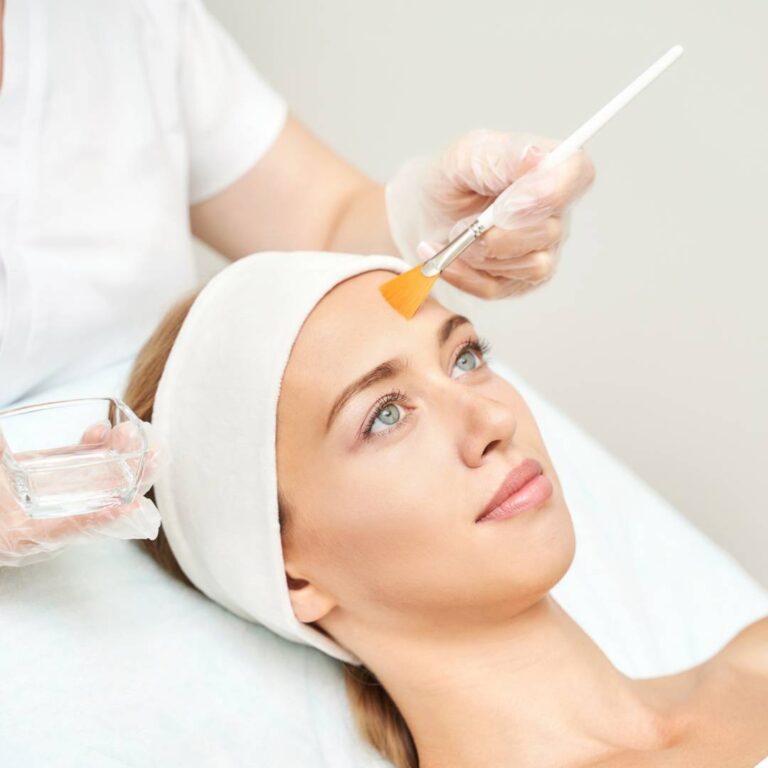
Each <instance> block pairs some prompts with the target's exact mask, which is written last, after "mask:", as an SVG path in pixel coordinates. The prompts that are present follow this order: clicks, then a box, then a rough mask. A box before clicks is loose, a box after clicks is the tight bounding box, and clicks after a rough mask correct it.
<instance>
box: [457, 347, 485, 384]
mask: <svg viewBox="0 0 768 768" xmlns="http://www.w3.org/2000/svg"><path fill="white" fill-rule="evenodd" d="M481 363H482V361H481V360H480V357H479V355H478V354H477V352H475V351H474V350H472V349H465V350H464V351H463V352H462V353H461V354H460V355H459V356H458V357H457V358H456V362H455V363H454V366H458V367H459V368H461V370H462V371H473V370H475V368H479V367H480V365H481ZM451 378H452V379H455V378H458V377H456V376H451Z"/></svg>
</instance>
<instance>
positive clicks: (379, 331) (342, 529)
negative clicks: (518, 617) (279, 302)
mask: <svg viewBox="0 0 768 768" xmlns="http://www.w3.org/2000/svg"><path fill="white" fill-rule="evenodd" d="M392 276H393V275H392V273H391V272H388V271H383V270H376V271H372V272H366V273H364V274H361V275H357V276H355V277H353V278H350V279H348V280H346V281H344V282H343V283H340V284H339V285H337V286H336V287H335V288H334V289H333V290H332V291H330V292H329V293H328V294H326V295H325V297H324V298H323V299H322V301H320V302H319V303H318V304H317V306H316V307H315V309H314V310H313V312H312V313H311V314H310V316H309V317H308V318H307V320H306V322H305V324H304V326H303V328H302V330H301V332H300V334H299V336H298V338H297V340H296V344H295V345H294V348H293V350H292V353H291V357H290V359H289V362H288V365H287V367H286V371H285V375H284V379H283V384H282V390H281V395H280V401H279V406H278V429H277V434H278V439H277V459H278V477H279V484H280V488H281V491H282V493H283V495H284V496H285V497H286V500H287V502H288V504H289V506H290V507H291V510H292V513H293V514H292V521H291V522H292V527H291V528H290V536H288V537H287V540H285V541H284V556H285V563H286V571H287V574H288V575H289V577H291V578H290V579H289V584H291V585H292V590H291V600H292V603H293V606H294V611H295V613H296V615H297V618H299V620H301V621H305V622H310V621H316V620H320V621H319V624H320V626H322V627H323V628H325V629H327V630H328V631H330V632H331V634H333V636H334V637H336V639H337V640H339V641H340V642H342V643H345V638H344V637H340V636H338V635H337V634H336V632H337V631H338V630H339V627H340V625H339V624H338V623H336V624H334V621H335V620H334V621H329V622H328V623H326V621H323V620H322V619H323V618H324V617H328V619H330V618H331V616H330V612H331V611H333V615H334V616H340V615H341V616H343V617H344V622H346V623H347V625H348V626H350V627H351V626H354V624H355V623H356V622H364V624H365V626H367V627H368V628H369V629H373V630H375V631H379V632H382V633H386V632H400V631H409V632H418V631H420V630H425V631H426V630H427V629H428V628H432V629H434V628H435V627H440V629H441V631H446V630H451V629H460V628H462V627H464V628H466V627H467V625H468V624H467V623H468V622H472V621H489V620H491V621H493V620H496V619H501V618H503V617H504V616H507V617H508V616H510V615H512V614H517V613H519V612H520V611H521V610H523V609H524V608H526V607H527V606H529V605H531V604H533V603H534V602H536V601H537V600H539V599H540V598H541V597H542V596H543V595H544V594H546V592H548V591H549V589H551V587H552V586H554V585H555V584H556V583H557V582H558V581H559V580H560V579H561V578H562V576H563V574H564V573H565V572H566V571H567V570H568V567H569V566H570V563H571V561H572V559H573V555H574V551H575V542H574V534H573V527H572V524H571V518H570V514H569V512H568V509H567V506H566V503H565V499H564V497H563V493H562V489H561V487H560V483H559V480H558V477H557V475H556V473H555V470H554V467H553V466H552V463H551V461H550V458H549V455H548V453H547V449H546V447H545V446H544V442H543V441H542V438H541V435H540V433H539V430H538V428H537V426H536V422H535V421H534V419H533V416H532V414H531V412H530V411H529V409H528V406H527V405H526V403H525V401H524V400H523V399H522V397H521V396H520V394H519V393H518V392H517V390H516V389H515V388H514V387H513V386H512V385H511V384H509V383H508V382H507V381H506V380H505V379H503V378H501V377H500V376H498V375H496V374H495V373H493V372H492V371H491V370H490V369H489V368H488V367H487V366H486V364H485V362H484V359H483V353H482V352H481V351H479V350H477V349H475V347H474V346H473V344H476V343H477V336H476V334H475V331H474V329H473V326H472V325H471V324H470V323H466V322H464V323H461V322H456V321H454V322H453V323H452V324H451V325H450V326H449V327H448V328H447V329H446V326H445V323H446V321H447V320H448V319H449V318H451V317H452V316H453V314H454V313H452V312H451V311H449V310H447V309H445V308H444V307H443V306H442V305H441V304H439V303H438V302H437V301H435V300H433V299H429V300H428V301H427V302H426V303H425V304H424V305H422V307H421V309H420V310H419V311H418V312H417V313H416V315H415V316H414V317H413V318H412V319H411V320H406V319H404V318H403V317H401V316H400V315H399V314H398V313H397V312H396V311H394V310H393V309H392V308H391V307H390V306H389V305H388V304H387V303H386V302H385V301H384V299H383V298H382V296H381V294H380V293H379V291H378V287H379V285H381V284H382V283H384V282H386V281H387V280H389V279H391V278H392ZM443 331H447V335H444V333H443ZM443 335H444V338H441V339H439V338H438V337H439V336H443ZM468 340H469V343H470V345H469V347H467V341H468ZM393 358H401V359H402V361H403V363H404V364H405V365H406V367H405V369H404V370H403V371H402V372H400V373H397V374H396V375H393V376H391V377H389V378H386V379H383V378H382V379H375V377H370V382H369V385H368V386H366V387H364V388H360V389H359V390H358V391H357V392H355V393H354V394H352V395H351V397H349V398H348V399H346V401H345V402H344V404H343V405H342V406H341V407H340V408H338V409H337V410H336V411H335V416H334V417H333V418H332V419H331V421H330V425H328V420H329V418H330V414H331V412H332V409H333V406H334V403H335V402H336V401H337V398H339V396H340V395H341V394H342V392H344V391H346V389H347V388H348V387H349V386H350V384H351V383H352V382H355V381H357V380H358V379H359V378H360V377H361V376H363V375H364V374H366V373H368V372H370V371H372V370H373V369H376V367H377V366H380V365H381V364H382V363H384V362H385V361H389V360H392V359H393ZM393 392H395V394H393ZM366 429H369V433H368V434H367V436H366V434H365V432H366ZM528 457H531V458H534V459H536V460H538V462H539V463H540V464H541V466H542V468H543V470H544V474H545V475H546V477H547V478H549V480H550V481H551V483H552V486H553V491H552V494H551V496H550V497H549V498H548V499H547V500H546V502H544V504H543V505H541V506H539V507H538V508H535V509H529V510H527V511H525V512H523V513H521V514H519V515H517V516H514V517H511V518H507V519H505V520H499V521H494V522H483V523H476V522H475V520H476V518H477V517H478V515H479V514H480V513H481V512H482V510H483V509H484V508H485V507H486V505H487V504H488V502H489V501H490V500H491V498H492V497H493V496H494V494H495V493H496V491H497V489H498V488H499V486H500V484H501V482H502V480H503V479H504V477H505V476H506V475H507V473H508V472H509V470H510V469H512V468H513V467H516V466H517V465H519V464H520V463H521V462H522V461H523V460H524V459H525V458H528ZM293 579H302V580H306V581H307V582H309V585H308V586H304V588H303V589H300V588H297V586H301V585H300V584H298V582H293ZM301 583H302V584H303V583H304V582H301ZM335 609H338V610H335ZM350 622H351V623H350ZM329 627H332V629H329ZM346 642H349V638H347V639H346ZM348 647H350V648H351V649H352V650H355V647H354V643H350V645H349V646H348Z"/></svg>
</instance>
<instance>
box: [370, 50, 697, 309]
mask: <svg viewBox="0 0 768 768" xmlns="http://www.w3.org/2000/svg"><path fill="white" fill-rule="evenodd" d="M682 52H683V47H682V46H680V45H675V46H673V47H672V48H670V49H669V50H668V51H667V52H666V53H665V54H664V55H663V56H662V57H661V58H659V59H658V60H657V61H656V62H654V63H653V64H651V66H650V67H648V69H646V70H645V72H643V73H642V74H641V75H640V76H639V77H637V78H635V80H634V81H632V82H631V83H630V84H629V85H628V86H627V87H626V88H624V90H623V91H621V92H620V93H619V94H617V95H616V96H614V97H613V98H612V99H611V100H610V101H609V102H608V103H607V104H606V105H605V106H604V107H603V108H602V109H600V110H599V111H598V112H596V113H595V114H594V115H593V116H592V117H590V118H589V120H587V121H586V122H585V123H584V124H583V125H581V126H580V127H579V128H578V129H577V130H576V131H574V132H573V133H572V134H571V135H570V136H569V137H568V138H567V139H565V140H564V141H562V142H561V143H560V144H558V145H557V147H555V149H554V150H552V152H550V153H549V154H548V155H546V156H545V157H544V159H543V160H542V161H541V162H540V163H538V164H537V165H536V166H535V167H534V168H533V169H532V170H531V172H533V171H536V170H538V169H541V168H543V169H547V168H550V167H552V166H554V165H557V163H559V162H561V161H563V160H565V159H567V158H569V157H570V156H571V155H573V154H574V153H575V152H577V151H578V150H579V149H581V147H582V145H583V144H584V143H585V142H586V141H587V140H588V139H591V138H592V137H593V136H594V135H595V134H596V133H597V132H598V131H599V130H600V129H601V128H602V127H603V126H604V125H605V124H606V123H607V122H608V121H609V120H610V119H611V118H612V117H613V116H614V115H615V114H617V113H618V112H619V111H620V110H621V109H622V108H623V107H625V106H626V105H627V104H628V103H629V102H630V101H631V100H632V99H633V98H634V97H635V96H637V94H638V93H640V91H642V90H643V89H644V88H645V87H646V86H647V85H649V84H650V83H652V82H653V81H654V80H655V79H656V78H657V77H658V76H659V75H660V74H661V73H662V72H663V71H664V70H665V69H666V68H667V67H668V66H669V65H670V64H672V62H673V61H675V60H676V59H677V58H678V57H679V56H680V54H682ZM521 178H525V176H522V177H521ZM518 181H519V179H517V180H515V181H514V182H512V184H510V185H509V187H507V190H508V189H510V188H511V187H513V186H514V185H515V184H516V183H517V182H518ZM507 190H505V192H506V191H507ZM501 194H504V192H502V193H501ZM497 199H498V198H497ZM494 204H495V200H494V202H493V203H491V204H490V205H489V206H488V207H487V208H486V209H485V210H484V211H483V212H482V213H481V214H480V215H479V216H478V217H477V218H476V219H475V220H474V221H473V222H472V223H471V224H470V225H469V226H468V227H467V228H466V229H465V230H464V231H463V232H462V233H461V234H460V235H458V237H455V238H454V239H453V240H451V242H450V243H448V245H446V246H445V247H444V248H443V249H442V250H441V251H439V252H438V253H436V254H435V255H434V256H432V257H431V258H429V259H427V260H426V261H425V262H424V263H423V264H418V265H417V266H415V267H413V269H409V270H408V271H407V272H403V273H402V274H400V275H398V276H397V277H395V278H393V279H392V280H389V281H387V282H386V283H384V284H382V285H381V286H379V290H380V291H381V293H382V295H383V296H384V298H385V299H386V300H387V301H388V302H389V304H390V305H391V306H392V307H394V309H396V310H397V311H398V312H399V313H400V314H401V315H402V316H403V317H405V318H406V319H410V318H411V317H413V315H414V314H415V313H416V311H417V310H418V308H419V307H420V306H421V305H422V304H423V303H424V301H425V300H426V298H427V296H428V295H429V292H430V290H431V289H432V286H433V285H434V283H435V281H436V280H437V278H438V277H439V276H440V275H441V274H442V272H443V270H445V269H446V268H447V267H448V265H449V264H451V262H453V260H454V259H455V258H456V257H457V256H458V255H459V254H460V253H462V252H463V251H465V250H466V249H467V248H468V247H469V246H470V245H471V244H472V243H473V242H474V241H475V240H476V239H477V238H478V237H480V235H482V234H483V233H484V232H487V231H488V230H490V229H491V228H492V227H493V226H494V223H493V206H494Z"/></svg>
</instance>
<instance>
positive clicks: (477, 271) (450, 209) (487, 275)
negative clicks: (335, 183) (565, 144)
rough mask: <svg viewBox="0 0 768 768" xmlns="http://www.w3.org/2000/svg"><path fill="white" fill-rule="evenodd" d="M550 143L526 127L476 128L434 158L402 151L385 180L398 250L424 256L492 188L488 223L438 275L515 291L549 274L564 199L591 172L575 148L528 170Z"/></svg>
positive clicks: (490, 290) (415, 259)
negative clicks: (405, 157)
mask: <svg viewBox="0 0 768 768" xmlns="http://www.w3.org/2000/svg"><path fill="white" fill-rule="evenodd" d="M558 144H559V141H557V140H555V139H548V138H544V137H541V136H536V135H534V134H527V133H506V132H503V131H492V130H485V129H478V130H474V131H470V132H469V133H467V134H465V135H464V136H462V137H461V138H459V139H458V140H457V141H455V142H453V143H452V144H451V145H449V146H448V147H447V148H446V149H445V150H444V151H443V152H442V153H440V154H439V155H438V156H437V157H434V158H432V157H417V158H413V159H412V160H409V161H408V162H407V163H405V164H404V165H403V166H401V168H400V169H399V170H398V171H397V173H395V175H394V176H393V178H392V179H391V180H390V181H389V182H388V183H387V185H386V188H385V190H386V203H387V214H388V217H389V224H390V229H391V232H392V237H393V239H394V241H395V244H396V245H397V247H398V248H399V250H400V252H401V254H402V256H403V257H404V258H405V259H406V260H407V261H408V262H409V263H411V264H418V263H421V262H422V261H424V260H425V259H428V258H430V257H431V256H434V255H435V254H436V253H437V252H438V251H439V250H440V249H441V248H443V247H444V246H445V245H446V244H447V243H448V242H450V241H451V240H452V239H453V238H454V237H456V235H458V234H459V233H461V232H462V231H463V230H464V229H465V228H466V227H467V226H468V225H469V224H471V223H472V221H474V219H475V218H476V217H477V215H478V214H479V213H480V212H481V211H483V210H485V208H487V207H488V206H489V205H490V204H491V203H492V202H493V201H494V199H496V198H497V197H498V199H496V202H495V203H494V205H495V208H494V218H495V226H494V227H493V229H491V230H490V231H488V232H486V233H484V234H483V235H482V236H481V237H479V238H478V239H477V240H476V241H475V242H474V243H473V244H472V245H471V246H470V247H469V248H467V250H466V251H464V252H463V253H462V254H460V255H459V256H458V257H457V258H456V259H455V260H454V261H453V263H452V264H451V265H450V266H449V267H448V268H447V269H446V270H445V271H444V272H443V279H445V280H447V281H448V282H449V283H450V284H451V285H454V286H456V287H457V288H460V289H461V290H463V291H466V292H467V293H471V294H473V295H474V296H479V297H481V298H484V299H499V298H503V297H505V296H511V295H515V294H521V293H525V292H526V291H529V290H530V289H531V288H534V287H535V286H537V285H540V284H541V283H544V282H546V281H547V280H549V279H550V278H551V277H552V276H553V275H554V273H555V270H556V269H557V265H558V262H559V258H560V249H561V246H562V243H563V240H565V238H566V237H567V234H568V213H569V207H570V206H571V205H572V203H573V202H574V201H576V200H577V199H578V198H579V197H580V196H581V195H582V194H583V193H584V191H585V190H586V189H587V187H589V185H590V184H591V183H592V180H593V179H594V176H595V169H594V166H593V164H592V161H591V160H590V159H589V157H588V156H587V154H586V153H585V152H584V150H580V151H579V152H577V153H576V154H574V155H572V156H571V157H570V158H569V159H567V160H565V161H563V162H562V163H559V164H558V165H556V166H554V167H553V168H551V169H549V170H546V171H543V170H537V166H538V164H539V162H540V161H541V160H542V159H543V158H544V157H545V155H546V154H547V153H548V152H551V151H552V150H553V149H554V148H555V147H556V146H557V145H558ZM517 179H520V181H519V182H518V183H516V184H515V186H514V187H513V188H512V189H510V190H509V192H506V193H504V190H506V188H507V187H508V186H509V185H510V184H512V182H514V181H516V180H517ZM502 193H504V194H502Z"/></svg>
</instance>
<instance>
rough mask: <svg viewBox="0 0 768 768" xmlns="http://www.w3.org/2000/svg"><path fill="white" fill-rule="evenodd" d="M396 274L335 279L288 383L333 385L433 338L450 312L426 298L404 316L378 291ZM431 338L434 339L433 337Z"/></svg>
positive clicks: (303, 334) (294, 356) (297, 351)
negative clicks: (413, 312) (435, 330)
mask: <svg viewBox="0 0 768 768" xmlns="http://www.w3.org/2000/svg"><path fill="white" fill-rule="evenodd" d="M392 276H393V274H392V273H391V272H388V271H384V270H375V271H371V272H365V273H363V274H361V275H355V276H354V277H353V278H350V279H348V280H345V281H343V282H342V283H339V284H338V285H336V286H335V287H334V288H333V289H332V290H331V291H329V292H328V293H327V294H325V296H324V297H323V298H322V299H321V301H320V302H318V304H317V305H316V306H315V307H314V309H313V310H312V312H311V313H310V315H309V316H308V317H307V319H306V321H305V322H304V324H303V326H302V328H301V331H300V332H299V335H298V338H297V339H296V343H295V345H294V347H293V349H292V351H291V356H290V359H289V361H288V365H287V366H286V372H285V379H286V385H287V386H288V387H290V386H291V385H292V384H297V385H298V386H297V387H296V388H297V389H299V390H303V391H306V390H307V389H308V387H312V388H313V391H315V392H318V391H321V390H323V389H325V387H326V386H328V387H331V388H333V390H334V391H335V389H336V388H337V387H338V385H339V384H341V385H342V386H344V385H345V384H346V383H347V380H350V381H351V380H352V379H353V378H355V377H357V376H359V375H360V374H361V373H362V372H364V370H368V368H371V367H374V366H376V365H378V364H379V363H381V362H383V361H384V360H387V359H389V358H391V357H395V356H398V355H401V354H407V348H408V347H409V346H413V345H418V344H421V343H422V341H421V338H422V337H423V338H424V339H425V340H428V341H429V340H431V338H432V336H434V330H433V329H434V328H435V327H437V326H438V325H439V324H440V322H441V321H442V320H444V319H445V318H446V317H448V316H450V315H451V314H452V313H451V312H450V311H449V310H447V309H446V308H445V307H444V306H443V305H442V304H440V302H438V301H437V300H436V299H433V298H431V297H430V298H428V299H427V301H426V302H425V303H424V304H423V305H422V306H421V308H420V309H419V311H418V312H417V313H416V314H415V315H414V316H413V317H412V318H411V319H406V318H404V317H403V316H402V315H400V314H399V313H398V312H397V311H396V310H395V309H393V308H392V307H391V306H390V305H389V304H388V303H387V301H386V300H385V299H384V297H383V296H382V295H381V293H380V292H379V286H380V285H381V284H383V283H384V282H386V281H387V280H390V279H391V278H392ZM429 343H434V342H433V341H429Z"/></svg>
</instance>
